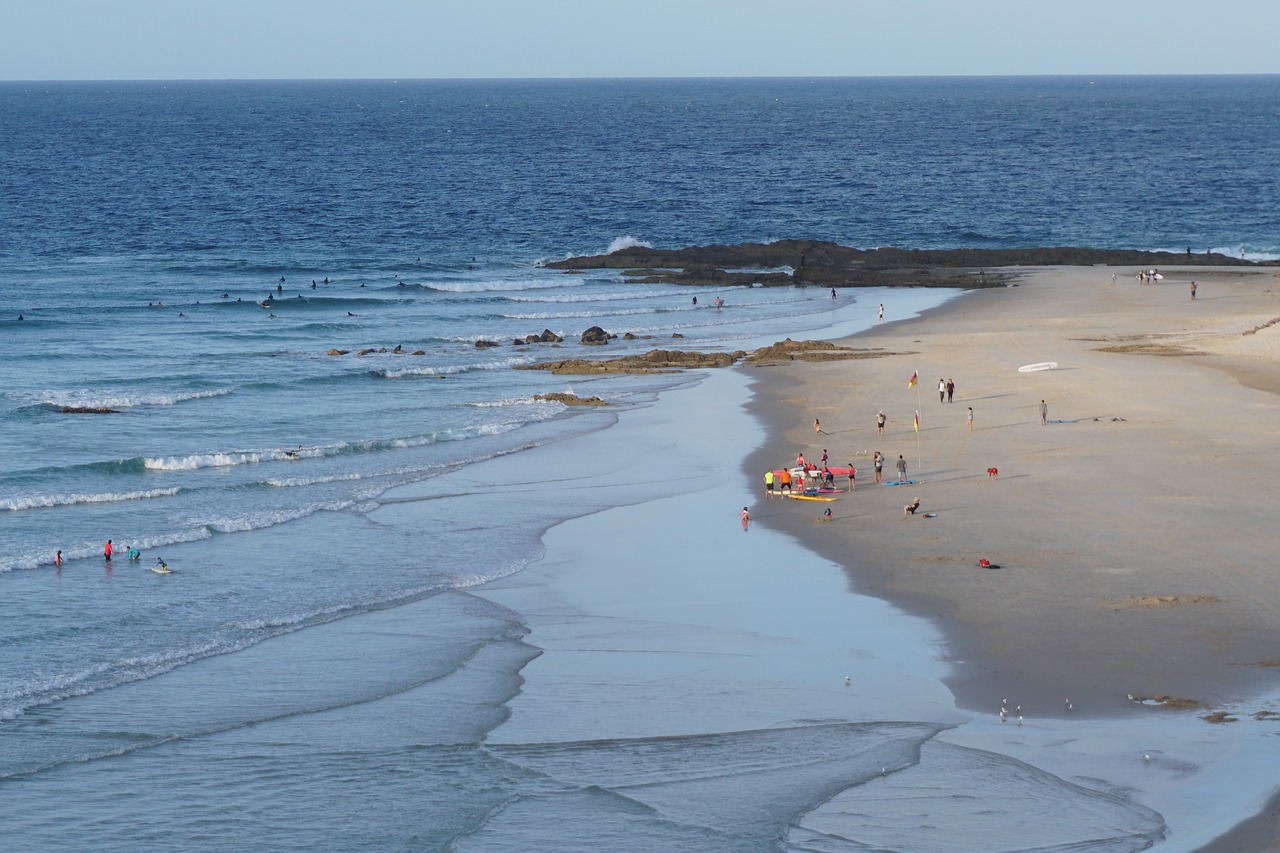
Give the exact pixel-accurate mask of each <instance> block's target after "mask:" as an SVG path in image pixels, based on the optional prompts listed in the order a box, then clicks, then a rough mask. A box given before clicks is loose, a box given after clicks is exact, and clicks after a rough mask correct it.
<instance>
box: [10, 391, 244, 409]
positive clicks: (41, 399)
mask: <svg viewBox="0 0 1280 853" xmlns="http://www.w3.org/2000/svg"><path fill="white" fill-rule="evenodd" d="M234 390H235V389H234V388H215V389H213V390H210V391H135V390H126V389H115V390H107V389H97V388H75V389H59V390H52V389H50V390H44V391H14V392H11V393H10V394H8V395H7V396H8V397H9V398H10V399H13V400H16V401H18V402H22V403H27V404H38V405H45V406H58V407H64V406H65V407H70V408H78V409H133V408H137V407H139V406H173V405H177V404H178V403H182V402H185V401H187V400H203V399H206V398H209V397H221V396H224V395H226V394H230V393H231V392H232V391H234Z"/></svg>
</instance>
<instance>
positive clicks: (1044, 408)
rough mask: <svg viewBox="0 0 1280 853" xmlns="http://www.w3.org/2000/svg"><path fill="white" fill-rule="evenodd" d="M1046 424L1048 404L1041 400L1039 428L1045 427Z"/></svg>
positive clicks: (1047, 421) (1047, 420)
mask: <svg viewBox="0 0 1280 853" xmlns="http://www.w3.org/2000/svg"><path fill="white" fill-rule="evenodd" d="M1048 423H1049V404H1048V403H1046V402H1045V401H1044V400H1041V401H1040V426H1045V425H1046V424H1048Z"/></svg>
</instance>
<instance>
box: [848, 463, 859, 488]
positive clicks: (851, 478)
mask: <svg viewBox="0 0 1280 853" xmlns="http://www.w3.org/2000/svg"><path fill="white" fill-rule="evenodd" d="M848 468H849V491H851V492H852V491H854V490H856V489H857V488H858V484H857V483H856V482H855V481H854V477H857V476H858V472H857V471H855V470H853V463H852V462H850V463H849V465H848Z"/></svg>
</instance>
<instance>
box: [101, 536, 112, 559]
mask: <svg viewBox="0 0 1280 853" xmlns="http://www.w3.org/2000/svg"><path fill="white" fill-rule="evenodd" d="M102 558H103V559H104V560H106V561H107V562H108V563H109V562H111V540H110V539H108V540H107V544H106V545H103V546H102Z"/></svg>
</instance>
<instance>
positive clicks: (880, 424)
mask: <svg viewBox="0 0 1280 853" xmlns="http://www.w3.org/2000/svg"><path fill="white" fill-rule="evenodd" d="M886 420H888V418H886V417H885V416H884V409H881V410H880V414H878V415H876V432H878V433H880V434H881V435H884V422H885V421H886Z"/></svg>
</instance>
